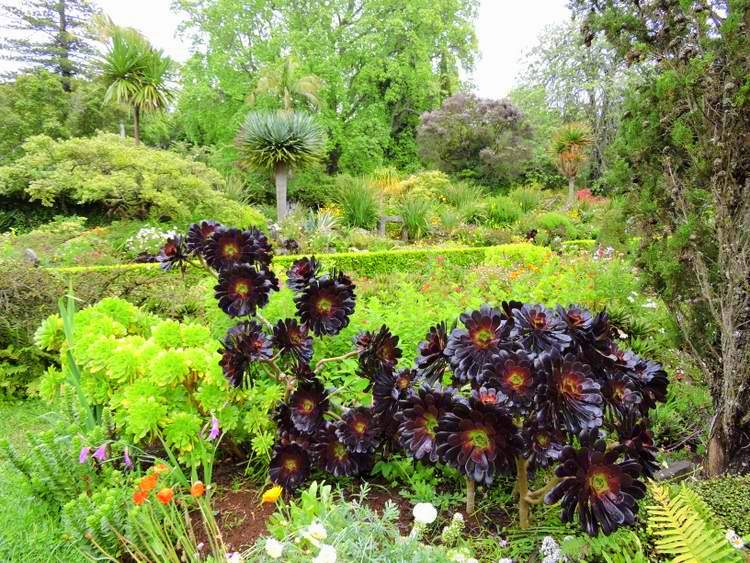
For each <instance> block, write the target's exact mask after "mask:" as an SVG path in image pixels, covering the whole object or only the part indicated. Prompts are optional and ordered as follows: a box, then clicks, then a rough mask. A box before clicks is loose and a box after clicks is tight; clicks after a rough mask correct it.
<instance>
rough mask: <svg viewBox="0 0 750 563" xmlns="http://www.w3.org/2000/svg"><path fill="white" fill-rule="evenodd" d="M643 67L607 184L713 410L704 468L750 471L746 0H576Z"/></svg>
mask: <svg viewBox="0 0 750 563" xmlns="http://www.w3.org/2000/svg"><path fill="white" fill-rule="evenodd" d="M571 6H572V7H573V8H574V10H575V12H576V14H577V15H578V16H579V17H580V18H581V20H582V22H581V23H582V30H583V33H584V36H587V37H593V36H594V35H596V34H603V35H604V36H605V37H606V38H607V40H608V41H610V43H611V44H612V45H613V46H614V47H615V48H616V50H617V54H618V56H619V57H620V59H621V60H622V61H626V62H629V63H632V64H640V65H641V66H642V67H643V69H644V74H643V78H642V79H641V80H640V82H639V83H638V86H637V89H635V90H634V91H633V92H632V93H631V95H630V99H629V100H628V103H627V108H626V110H627V111H626V113H625V114H624V115H625V119H624V120H623V127H622V132H621V135H620V137H619V138H618V141H617V145H616V146H617V149H618V151H617V159H616V161H614V162H613V163H612V166H611V169H610V172H609V174H608V181H610V182H611V183H613V184H617V185H619V186H620V187H621V188H622V189H624V190H627V191H628V192H629V193H630V194H632V199H633V213H634V218H635V219H637V220H638V221H639V224H640V227H641V234H642V237H641V244H642V253H641V258H642V265H643V267H644V268H645V271H646V272H647V273H648V274H649V275H650V278H651V281H652V283H653V284H654V285H655V286H656V288H657V289H658V290H659V291H660V293H661V295H662V297H663V298H664V300H665V302H666V303H667V305H668V306H669V307H670V310H671V311H672V312H673V314H674V317H675V319H676V321H677V322H678V323H679V326H680V328H681V329H682V333H683V335H684V338H685V342H686V345H687V349H688V350H689V352H690V353H691V354H692V355H693V357H694V358H695V360H696V362H697V364H698V365H699V366H701V368H702V369H703V371H704V373H705V378H706V381H707V382H708V384H709V389H710V391H711V395H712V398H713V402H714V413H715V414H714V417H713V420H712V422H711V425H710V430H709V433H710V436H709V447H708V460H707V469H708V471H709V473H711V474H717V473H720V472H721V471H724V470H726V469H735V470H744V471H747V467H748V466H749V465H750V408H748V406H749V405H750V95H749V93H750V58H749V57H748V53H750V33H749V32H748V30H750V1H748V0H700V1H697V0H696V1H680V2H677V1H675V0H659V1H655V0H649V1H644V0H642V1H641V2H636V1H633V0H573V1H572V2H571Z"/></svg>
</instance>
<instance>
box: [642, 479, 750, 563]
mask: <svg viewBox="0 0 750 563" xmlns="http://www.w3.org/2000/svg"><path fill="white" fill-rule="evenodd" d="M651 494H652V495H653V498H654V501H655V502H654V504H653V505H650V506H648V507H647V510H648V515H649V519H648V526H649V530H650V532H651V533H652V534H653V535H654V536H655V537H656V538H657V539H656V551H657V553H660V554H663V555H671V556H674V557H675V560H679V561H685V562H686V563H702V562H706V563H708V562H711V561H716V562H724V561H726V562H730V561H737V562H740V561H743V560H744V558H743V557H742V555H741V554H740V552H739V551H738V550H737V549H735V548H734V547H732V546H731V545H730V544H729V542H727V540H726V538H725V537H724V534H723V532H722V531H720V530H718V529H717V528H716V526H715V521H714V519H713V518H712V513H711V511H710V509H709V508H708V506H707V505H705V503H703V501H701V500H700V498H699V497H698V496H697V495H696V494H695V493H694V492H692V491H691V490H690V489H688V488H687V487H685V486H684V485H682V486H681V487H680V488H679V490H678V491H677V492H676V493H675V494H670V491H669V489H668V488H667V487H663V486H660V485H656V484H652V485H651Z"/></svg>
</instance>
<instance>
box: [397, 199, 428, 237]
mask: <svg viewBox="0 0 750 563" xmlns="http://www.w3.org/2000/svg"><path fill="white" fill-rule="evenodd" d="M398 213H399V215H400V216H401V219H402V220H403V222H404V229H406V232H407V234H408V235H409V238H410V239H412V240H419V239H421V238H422V237H423V236H425V235H426V234H428V233H429V232H430V215H431V213H432V204H431V203H430V202H429V201H428V200H427V199H424V198H422V197H419V196H410V197H406V198H404V199H403V201H402V202H401V204H400V205H399V207H398Z"/></svg>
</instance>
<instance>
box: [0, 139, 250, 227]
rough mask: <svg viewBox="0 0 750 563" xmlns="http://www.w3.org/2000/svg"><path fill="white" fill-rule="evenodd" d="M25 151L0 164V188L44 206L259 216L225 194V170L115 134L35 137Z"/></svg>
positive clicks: (242, 219) (234, 219) (246, 219)
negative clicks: (222, 173) (222, 187)
mask: <svg viewBox="0 0 750 563" xmlns="http://www.w3.org/2000/svg"><path fill="white" fill-rule="evenodd" d="M23 151H24V155H23V156H22V157H20V158H19V159H17V160H16V161H15V162H13V163H12V164H10V165H8V166H4V167H0V196H5V197H13V198H22V199H27V200H29V201H33V202H39V203H40V204H41V205H43V206H46V207H52V206H64V205H71V204H72V205H76V206H92V205H93V206H98V207H99V208H101V209H103V210H106V211H107V212H109V213H112V214H115V215H119V216H124V217H146V216H151V217H152V218H154V219H156V220H160V219H161V220H163V219H173V220H181V221H189V220H190V219H202V218H205V217H208V216H211V217H214V218H216V219H217V220H219V221H224V222H227V223H233V224H239V225H250V224H259V223H261V222H262V217H261V216H260V215H259V214H258V213H257V212H256V211H255V210H253V209H252V208H249V207H247V206H243V205H241V204H238V203H237V202H234V201H232V200H229V199H227V198H226V197H224V196H222V195H221V193H220V192H219V187H220V185H221V183H222V181H223V180H222V178H221V177H220V176H219V175H218V174H217V173H216V172H214V171H212V170H210V169H209V168H207V167H206V166H205V165H203V164H200V163H198V162H194V161H190V160H186V159H183V158H180V157H179V156H177V155H176V154H174V153H172V152H168V151H161V150H157V149H150V148H146V147H143V146H134V145H133V144H132V142H131V141H128V140H126V139H122V138H121V137H118V136H116V135H103V134H102V135H98V136H96V137H93V138H90V139H70V140H62V141H54V140H53V139H50V138H49V137H46V136H38V137H32V138H31V139H29V140H28V141H26V142H25V143H24V145H23Z"/></svg>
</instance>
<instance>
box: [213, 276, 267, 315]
mask: <svg viewBox="0 0 750 563" xmlns="http://www.w3.org/2000/svg"><path fill="white" fill-rule="evenodd" d="M273 290H277V291H278V282H277V281H276V276H275V275H274V273H273V272H271V271H270V270H256V269H255V267H254V266H249V265H247V264H235V265H233V266H228V267H226V268H224V269H223V270H221V271H220V272H219V283H218V284H217V285H216V287H214V291H215V296H216V299H217V300H218V302H219V308H220V309H221V310H222V311H224V312H225V313H226V314H227V315H229V316H230V317H244V316H246V315H254V314H255V311H256V309H259V308H261V307H265V306H266V305H267V304H268V297H269V294H270V293H271V291H273Z"/></svg>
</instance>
